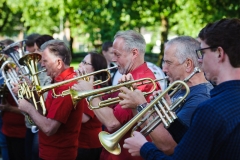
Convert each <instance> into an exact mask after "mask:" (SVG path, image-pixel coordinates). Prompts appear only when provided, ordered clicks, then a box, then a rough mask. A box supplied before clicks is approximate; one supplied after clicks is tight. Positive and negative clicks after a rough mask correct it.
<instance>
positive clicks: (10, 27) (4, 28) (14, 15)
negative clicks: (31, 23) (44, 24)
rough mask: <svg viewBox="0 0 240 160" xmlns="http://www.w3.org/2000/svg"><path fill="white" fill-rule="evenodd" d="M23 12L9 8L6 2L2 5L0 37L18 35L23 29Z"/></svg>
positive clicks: (0, 5) (0, 11)
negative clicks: (21, 21) (21, 20)
mask: <svg viewBox="0 0 240 160" xmlns="http://www.w3.org/2000/svg"><path fill="white" fill-rule="evenodd" d="M21 17H22V12H21V11H20V10H14V9H12V8H10V7H9V4H8V3H7V1H6V0H2V3H0V35H7V36H13V35H17V34H18V33H19V31H21V30H22V29H23V25H22V24H21V23H20V19H21Z"/></svg>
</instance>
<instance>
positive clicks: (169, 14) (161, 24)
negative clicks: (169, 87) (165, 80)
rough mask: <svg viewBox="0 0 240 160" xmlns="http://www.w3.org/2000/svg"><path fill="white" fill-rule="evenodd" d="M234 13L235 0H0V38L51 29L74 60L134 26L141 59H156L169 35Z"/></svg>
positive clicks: (192, 31)
mask: <svg viewBox="0 0 240 160" xmlns="http://www.w3.org/2000/svg"><path fill="white" fill-rule="evenodd" d="M239 15H240V0H91V1H90V0H84V1H79V0H21V1H19V0H1V3H0V40H1V39H4V38H12V39H14V40H15V41H17V40H22V39H24V37H26V35H28V34H31V33H39V34H50V35H53V37H54V38H59V39H63V40H64V41H66V42H68V44H69V47H70V48H71V50H72V53H73V62H74V63H73V64H75V63H76V62H77V63H79V62H80V61H81V59H82V57H84V55H85V54H86V52H88V51H92V50H96V51H99V52H100V50H101V44H102V43H103V42H105V41H112V40H113V37H114V35H115V33H116V32H117V31H119V30H127V29H133V30H136V31H138V32H140V33H141V34H142V35H143V36H144V37H145V40H146V42H147V47H146V52H147V54H146V59H147V60H148V61H151V62H153V63H155V64H157V65H160V62H161V57H162V54H163V45H164V42H166V41H167V40H168V39H171V38H172V37H174V36H177V35H189V36H193V37H197V34H198V32H199V30H200V29H201V28H202V27H204V26H205V25H206V24H207V23H209V22H213V21H216V20H219V19H221V18H225V17H227V18H233V17H236V18H238V17H239Z"/></svg>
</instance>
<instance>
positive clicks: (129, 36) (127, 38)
mask: <svg viewBox="0 0 240 160" xmlns="http://www.w3.org/2000/svg"><path fill="white" fill-rule="evenodd" d="M116 38H122V39H123V40H124V42H125V46H123V50H125V51H131V50H132V49H134V48H136V49H138V50H139V52H140V53H142V54H143V55H144V54H145V49H146V42H145V39H144V38H143V36H142V35H141V34H140V33H137V32H136V31H133V30H128V31H118V32H117V33H116V35H115V36H114V39H116Z"/></svg>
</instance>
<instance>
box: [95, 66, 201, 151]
mask: <svg viewBox="0 0 240 160" xmlns="http://www.w3.org/2000/svg"><path fill="white" fill-rule="evenodd" d="M199 71H200V70H199V69H198V68H195V69H194V72H193V73H192V74H191V75H189V76H188V77H187V78H186V79H185V80H184V81H175V82H173V83H172V84H171V85H170V86H169V87H168V88H167V89H166V90H164V91H163V92H162V93H161V94H159V95H158V96H157V97H155V99H154V100H153V101H151V103H150V104H149V105H148V106H147V107H145V108H144V109H143V110H142V111H141V112H139V113H138V114H137V115H136V116H134V117H133V118H132V119H131V120H130V121H128V122H127V123H126V124H125V125H124V126H123V127H121V128H120V129H119V130H117V131H116V132H114V133H113V134H109V133H107V132H105V131H102V132H100V133H99V140H100V142H101V144H102V146H103V147H104V148H105V149H106V150H107V151H108V152H110V153H112V154H114V155H119V154H120V153H121V147H120V145H119V141H120V140H121V139H122V137H123V136H124V135H125V134H126V133H127V132H129V130H130V129H131V128H133V126H134V125H135V124H136V123H137V122H138V121H139V120H140V119H141V118H142V117H143V116H144V115H145V114H146V113H147V112H149V111H151V110H153V111H154V113H156V114H157V115H158V116H157V117H155V119H154V120H153V121H152V122H151V123H150V124H149V125H147V127H145V128H143V130H141V131H140V132H141V133H143V134H144V135H148V134H149V133H150V132H152V131H153V130H154V129H155V128H156V127H157V126H158V125H159V124H160V123H161V122H163V124H164V126H165V127H166V128H167V127H169V125H170V124H171V123H172V122H173V121H174V119H176V118H177V116H176V115H175V112H174V111H175V110H176V109H177V108H178V107H180V106H181V104H182V102H184V100H185V98H186V97H187V95H188V94H189V92H190V89H189V87H188V85H187V84H186V82H187V81H188V80H189V79H190V78H191V77H192V76H193V75H194V74H196V73H198V72H199ZM183 87H184V88H185V89H186V92H185V95H184V96H183V97H180V98H178V99H177V100H176V101H174V102H173V103H172V104H171V105H170V106H168V104H167V103H166V101H165V99H164V96H165V95H166V94H168V92H169V91H172V92H173V94H175V93H176V92H177V91H179V90H180V89H182V88H183ZM173 94H171V95H170V96H173ZM151 115H152V114H150V115H149V116H151ZM149 116H148V117H147V118H143V120H140V121H139V123H138V124H137V127H135V128H134V129H136V128H138V127H139V126H141V125H143V123H144V122H145V121H146V120H147V119H148V118H149Z"/></svg>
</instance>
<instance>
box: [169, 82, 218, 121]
mask: <svg viewBox="0 0 240 160" xmlns="http://www.w3.org/2000/svg"><path fill="white" fill-rule="evenodd" d="M189 89H190V93H189V94H188V96H187V97H186V100H185V102H184V103H183V104H182V106H181V108H179V109H177V110H176V113H177V117H178V118H179V119H180V120H181V121H182V122H183V123H184V124H185V125H187V126H190V122H191V119H192V114H193V113H194V111H195V110H196V109H197V106H198V105H199V104H200V103H201V102H204V101H206V100H208V99H209V98H210V90H212V89H213V86H212V84H211V83H209V82H207V83H201V84H198V85H195V86H192V87H190V88H189ZM185 93H186V90H185V89H184V90H180V91H178V92H177V93H175V95H174V96H173V97H172V102H174V101H175V99H176V98H178V97H180V96H183V95H184V94H185Z"/></svg>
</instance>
